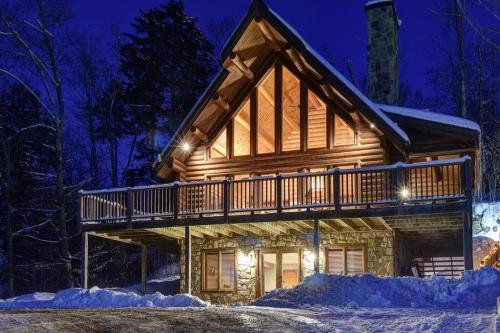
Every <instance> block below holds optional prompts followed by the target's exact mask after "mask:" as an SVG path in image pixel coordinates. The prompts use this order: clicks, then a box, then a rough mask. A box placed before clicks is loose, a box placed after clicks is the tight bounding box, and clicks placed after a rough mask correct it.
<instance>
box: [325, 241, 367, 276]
mask: <svg viewBox="0 0 500 333" xmlns="http://www.w3.org/2000/svg"><path fill="white" fill-rule="evenodd" d="M326 272H328V273H329V274H348V275H355V274H363V273H364V272H365V249H364V247H363V246H357V245H353V246H346V247H338V248H330V249H326Z"/></svg>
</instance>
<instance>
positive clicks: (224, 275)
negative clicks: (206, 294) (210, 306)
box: [202, 250, 236, 291]
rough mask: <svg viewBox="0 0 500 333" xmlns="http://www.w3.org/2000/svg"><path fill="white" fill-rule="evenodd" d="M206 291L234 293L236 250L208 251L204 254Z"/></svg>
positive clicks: (203, 269) (203, 265) (204, 283)
mask: <svg viewBox="0 0 500 333" xmlns="http://www.w3.org/2000/svg"><path fill="white" fill-rule="evenodd" d="M202 256H203V257H202V260H203V264H202V277H203V290H204V291H233V290H234V289H235V279H236V265H235V252H234V250H208V251H204V252H203V254H202Z"/></svg>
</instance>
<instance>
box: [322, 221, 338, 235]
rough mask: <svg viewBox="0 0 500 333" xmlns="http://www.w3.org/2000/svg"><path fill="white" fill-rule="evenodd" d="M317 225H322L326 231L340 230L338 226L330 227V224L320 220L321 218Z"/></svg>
mask: <svg viewBox="0 0 500 333" xmlns="http://www.w3.org/2000/svg"><path fill="white" fill-rule="evenodd" d="M319 225H320V227H323V228H324V229H327V230H328V231H334V232H339V231H340V229H339V228H336V227H332V226H331V225H329V224H328V223H326V222H325V221H322V220H320V221H319Z"/></svg>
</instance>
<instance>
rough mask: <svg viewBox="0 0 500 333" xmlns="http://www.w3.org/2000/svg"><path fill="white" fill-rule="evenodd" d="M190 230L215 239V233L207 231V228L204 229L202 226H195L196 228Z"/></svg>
mask: <svg viewBox="0 0 500 333" xmlns="http://www.w3.org/2000/svg"><path fill="white" fill-rule="evenodd" d="M191 228H192V230H194V231H197V232H199V233H200V234H203V235H206V236H210V237H217V236H218V235H217V232H215V231H213V230H211V229H209V228H206V227H204V226H197V227H191Z"/></svg>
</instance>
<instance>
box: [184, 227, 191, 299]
mask: <svg viewBox="0 0 500 333" xmlns="http://www.w3.org/2000/svg"><path fill="white" fill-rule="evenodd" d="M184 293H185V294H191V230H190V229H189V227H188V226H185V227H184Z"/></svg>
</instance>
